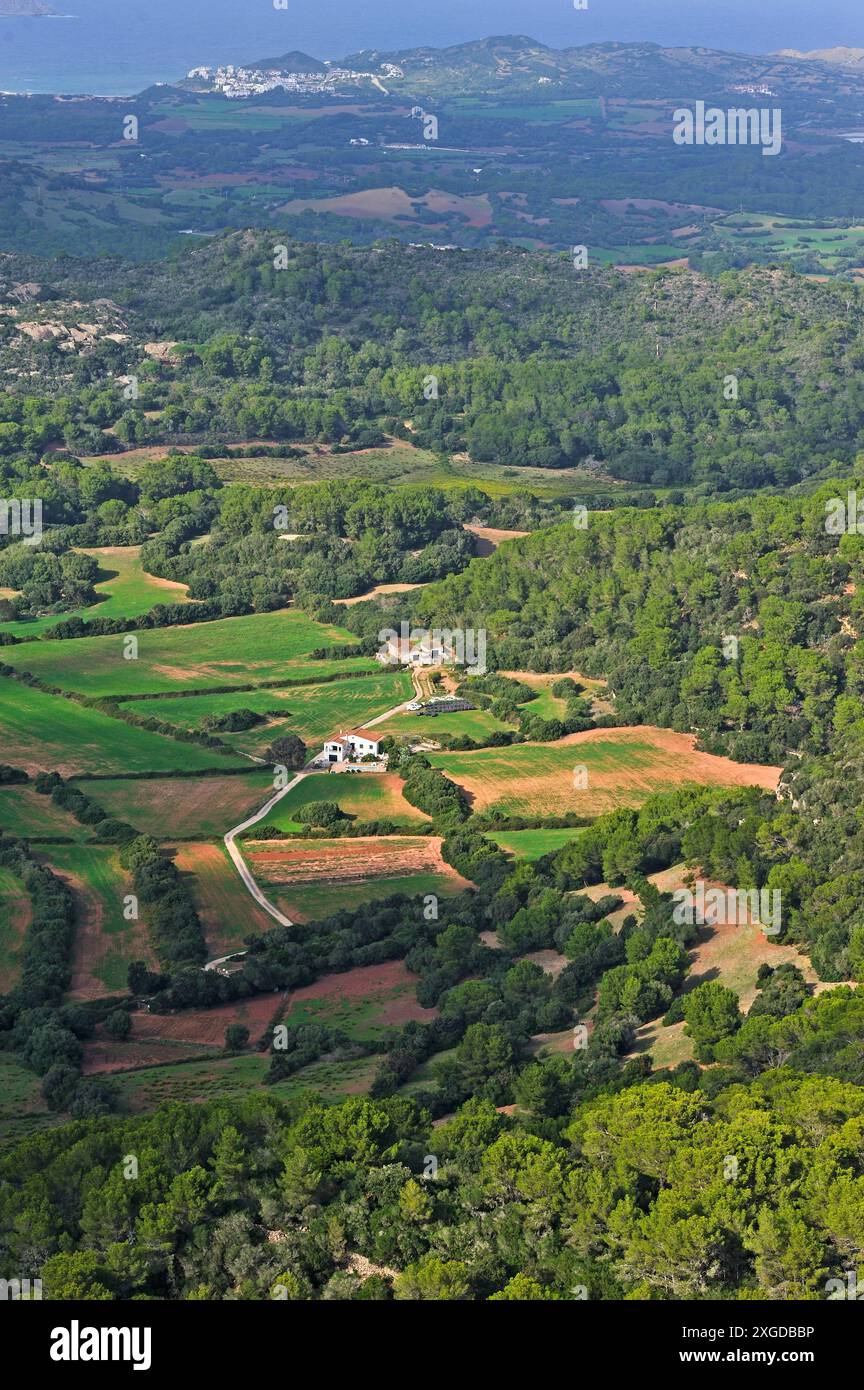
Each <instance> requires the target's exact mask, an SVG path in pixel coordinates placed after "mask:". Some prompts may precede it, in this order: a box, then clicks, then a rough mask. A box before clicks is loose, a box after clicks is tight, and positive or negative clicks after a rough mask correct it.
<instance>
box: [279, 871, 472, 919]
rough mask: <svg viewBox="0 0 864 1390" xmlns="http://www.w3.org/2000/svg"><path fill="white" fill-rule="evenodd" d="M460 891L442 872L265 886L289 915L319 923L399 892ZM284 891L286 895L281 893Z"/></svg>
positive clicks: (444, 894) (442, 895) (437, 893)
mask: <svg viewBox="0 0 864 1390" xmlns="http://www.w3.org/2000/svg"><path fill="white" fill-rule="evenodd" d="M459 891H460V889H459V885H458V884H457V883H455V881H454V880H453V879H450V878H446V877H445V876H444V875H443V874H435V873H428V874H406V875H404V876H403V877H400V876H399V875H397V874H394V875H393V877H392V878H375V879H366V880H365V881H364V882H362V883H304V884H292V885H291V887H290V889H287V890H283V891H282V892H280V890H279V888H278V886H276V887H274V886H272V885H271V886H270V888H265V892H266V893H267V895H268V897H269V898H270V900H271V901H272V902H275V903H276V904H277V906H280V907H281V908H282V910H283V911H284V912H285V913H286V914H287V915H288V916H290V915H291V913H292V912H294V913H295V914H296V916H297V917H298V919H299V918H302V920H303V921H304V922H319V921H321V920H322V919H323V918H325V917H332V916H333V914H334V913H335V912H342V911H345V912H352V911H355V910H356V909H357V908H358V907H360V906H361V905H362V904H363V903H377V902H383V901H384V899H385V898H394V897H396V895H397V894H400V893H401V894H403V895H404V896H405V897H408V898H416V897H426V896H427V895H429V894H430V893H431V894H434V895H435V896H437V897H439V898H446V897H453V895H454V894H455V893H458V892H459ZM286 893H287V896H285V894H286Z"/></svg>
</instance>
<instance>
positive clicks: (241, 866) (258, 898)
mask: <svg viewBox="0 0 864 1390" xmlns="http://www.w3.org/2000/svg"><path fill="white" fill-rule="evenodd" d="M413 676H414V672H412V678H413ZM414 688H415V690H416V689H417V682H416V681H415V682H414ZM404 708H405V701H404V700H403V701H402V703H401V704H399V705H395V706H394V708H393V709H388V710H386V711H385V713H384V714H379V715H376V716H375V718H374V719H367V720H366V722H365V724H358V725H357V728H358V729H372V728H374V727H375V725H376V724H384V723H385V722H386V721H387V720H388V719H392V717H393V716H394V715H395V714H399V713H400V712H401V711H402V710H403V709H404ZM255 761H256V762H263V759H258V758H256V759H255ZM312 771H314V767H313V765H312V764H311V763H309V764H307V766H306V767H305V768H304V769H303V771H302V772H298V773H297V775H296V777H294V778H292V780H291V781H290V782H289V783H288V785H287V786H286V787H283V788H282V789H281V791H278V792H277V793H276V795H275V796H271V798H270V800H269V801H268V802H267V803H266V805H264V806H262V807H261V809H260V811H256V812H255V814H254V816H250V817H249V819H248V820H244V821H243V823H242V825H235V827H234V829H233V830H229V831H228V834H227V835H226V836H225V848H226V849H227V851H228V853H229V855H230V856H231V861H232V863H233V864H234V867H235V869H236V870H237V872H238V874H239V875H240V877H241V878H242V880H243V882H244V883H245V885H246V887H247V889H248V891H249V893H250V894H251V895H252V897H253V898H254V899H255V902H256V903H257V904H258V906H259V907H260V908H263V910H264V911H265V912H266V913H268V914H269V915H270V916H271V917H272V918H273V919H274V921H276V922H278V923H279V925H280V927H293V925H294V923H293V922H292V921H291V919H290V917H286V916H285V914H284V913H283V912H280V911H279V909H278V907H274V906H273V904H272V903H271V902H269V901H268V900H267V898H265V896H264V894H263V893H262V891H261V889H260V888H259V887H258V884H257V883H256V882H255V879H254V878H253V877H252V872H251V870H250V869H249V866H248V865H247V863H246V860H245V859H244V858H243V854H242V851H241V849H240V846H239V845H238V844H237V836H238V835H242V834H243V832H244V831H246V830H249V829H250V828H251V827H252V826H253V825H257V824H258V822H259V821H260V820H263V819H264V817H265V816H268V815H269V814H270V812H271V811H272V810H273V807H274V806H275V805H276V804H277V802H279V801H281V800H282V798H283V796H287V795H288V793H289V792H290V791H291V790H293V788H294V787H296V786H297V784H298V782H302V781H303V779H304V777H308V776H309V774H310V772H312ZM234 954H237V953H236V952H235V953H234ZM228 959H229V957H228V956H220V957H219V958H218V959H217V960H211V961H208V962H207V964H206V965H205V967H204V969H205V970H215V969H217V968H218V967H219V966H220V965H222V964H223V962H224V961H226V960H228Z"/></svg>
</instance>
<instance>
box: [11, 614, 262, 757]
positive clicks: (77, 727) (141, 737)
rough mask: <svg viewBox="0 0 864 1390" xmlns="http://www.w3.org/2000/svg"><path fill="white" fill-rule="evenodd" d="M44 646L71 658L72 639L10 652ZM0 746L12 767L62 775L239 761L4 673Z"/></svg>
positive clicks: (17, 648) (20, 650) (75, 644)
mask: <svg viewBox="0 0 864 1390" xmlns="http://www.w3.org/2000/svg"><path fill="white" fill-rule="evenodd" d="M98 640H102V641H113V640H114V639H113V638H102V639H98ZM118 640H119V639H118ZM43 645H44V646H51V647H54V646H57V647H63V648H65V649H66V652H67V653H68V654H69V655H70V656H71V654H72V653H71V651H70V648H74V647H76V646H77V643H76V642H62V643H56V644H55V643H53V642H52V643H44V644H43V643H36V642H34V643H33V644H32V646H31V645H30V644H28V645H27V646H25V647H13V648H11V651H14V652H18V653H20V652H31V653H33V654H35V653H37V652H41V650H42V647H43ZM61 658H62V653H59V652H58V653H57V654H56V655H55V658H54V659H55V661H59V660H61ZM122 664H124V665H126V664H128V663H122ZM133 664H134V663H133ZM55 674H56V673H55ZM0 747H2V749H3V756H4V758H5V759H6V760H7V761H9V762H11V763H13V764H14V766H15V767H20V768H24V770H25V771H27V772H29V773H31V774H32V773H35V772H55V771H56V772H60V773H62V774H63V776H64V777H74V776H75V775H76V774H79V773H82V772H93V773H108V774H110V775H113V776H122V775H123V774H124V773H130V772H157V773H158V772H175V771H177V770H178V769H180V770H183V771H188V772H200V771H203V770H204V769H205V768H212V767H218V766H222V765H224V766H227V767H231V766H238V765H240V764H241V763H244V760H243V759H241V758H240V757H239V756H238V757H233V756H225V755H222V754H220V753H218V752H215V751H214V750H212V749H207V748H199V747H198V746H197V745H196V744H191V743H177V742H176V740H174V739H171V738H166V737H164V736H163V735H162V734H154V733H150V732H149V730H147V729H136V728H133V727H131V726H130V725H128V724H124V723H123V722H122V720H119V719H114V718H112V717H111V715H108V714H103V713H102V712H101V711H100V710H96V709H86V708H85V707H84V706H82V705H79V704H76V703H75V702H74V701H72V700H63V699H58V698H57V697H56V696H53V695H45V694H43V692H42V691H41V690H34V689H33V688H32V687H30V686H27V685H23V684H22V683H21V682H20V681H16V680H12V679H11V678H9V677H4V676H0Z"/></svg>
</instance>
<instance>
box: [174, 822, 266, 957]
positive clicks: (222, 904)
mask: <svg viewBox="0 0 864 1390" xmlns="http://www.w3.org/2000/svg"><path fill="white" fill-rule="evenodd" d="M174 863H175V864H176V865H177V868H178V869H179V870H180V872H181V873H182V874H184V875H185V874H188V875H189V876H190V877H191V879H192V880H193V882H192V885H191V886H192V892H193V894H194V897H195V906H196V907H197V909H198V914H199V916H200V918H201V922H202V925H203V927H204V936H205V939H206V941H207V949H208V951H209V952H210V959H215V957H217V956H220V955H227V954H228V953H229V952H231V951H232V950H238V949H241V948H242V946H243V941H244V939H245V938H246V937H247V936H252V935H256V936H259V935H261V934H262V933H264V932H268V931H271V930H272V929H273V927H274V926H275V925H276V923H275V922H274V920H273V918H272V917H270V916H269V915H268V914H267V913H266V912H264V911H263V910H262V909H261V908H260V907H258V905H257V903H255V902H254V900H253V899H252V897H251V896H250V895H249V893H248V892H247V891H246V888H245V887H244V885H243V883H242V881H241V879H240V875H239V874H238V873H237V870H236V869H235V868H234V865H233V864H232V863H231V861H230V859H229V858H228V855H227V854H226V852H225V848H224V846H223V845H222V844H221V843H216V844H211V843H206V842H203V841H202V842H200V843H197V844H185V845H178V846H177V849H176V852H175V854H174Z"/></svg>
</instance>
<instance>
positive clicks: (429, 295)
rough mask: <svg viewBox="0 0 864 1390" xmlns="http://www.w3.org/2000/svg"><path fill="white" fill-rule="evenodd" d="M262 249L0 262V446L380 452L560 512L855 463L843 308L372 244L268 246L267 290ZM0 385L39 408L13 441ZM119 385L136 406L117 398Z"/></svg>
mask: <svg viewBox="0 0 864 1390" xmlns="http://www.w3.org/2000/svg"><path fill="white" fill-rule="evenodd" d="M276 244H278V243H277V242H276V240H275V234H271V235H270V236H269V237H268V236H266V235H264V234H254V233H251V232H250V233H245V234H238V235H236V236H231V237H226V238H224V239H219V240H216V239H214V240H212V241H209V242H208V243H207V245H206V246H200V245H197V246H196V245H194V244H193V245H191V246H190V245H189V244H188V243H187V244H186V246H185V247H184V251H183V254H182V255H178V256H176V257H174V258H172V260H170V261H169V262H168V263H166V265H165V266H164V267H161V268H156V269H151V268H149V267H130V266H129V265H128V263H126V262H123V261H120V260H117V259H114V260H108V259H106V260H103V261H100V262H99V264H98V267H94V266H91V265H88V264H82V263H80V262H74V261H72V260H64V261H62V262H58V263H50V262H49V263H46V262H44V261H39V260H35V259H33V258H29V257H17V258H14V259H13V258H7V259H6V260H5V261H4V262H2V263H0V272H2V276H3V280H2V285H0V290H2V293H3V295H4V297H5V305H6V313H5V314H4V316H3V320H2V329H0V369H2V371H3V372H4V374H5V380H6V383H7V386H8V389H9V392H10V394H9V396H8V397H7V399H6V401H5V402H3V401H0V407H2V409H4V410H5V412H6V413H5V416H3V417H2V418H3V419H5V421H6V424H7V427H8V429H7V433H8V435H9V439H10V441H11V442H12V444H13V446H17V447H19V448H23V449H24V450H25V451H26V452H28V453H29V454H30V456H31V458H32V459H33V460H34V461H35V460H36V458H38V455H39V451H40V450H44V449H45V448H47V447H48V446H49V445H53V446H56V444H57V442H58V434H60V435H61V436H62V439H63V442H64V443H65V445H66V446H67V447H68V448H70V449H72V450H73V452H78V453H80V454H84V455H95V454H105V453H112V452H115V453H116V452H120V451H121V449H122V448H123V447H124V446H131V445H136V446H144V447H146V446H153V445H157V444H163V445H166V444H168V443H173V444H186V445H193V444H197V445H203V446H207V447H211V446H215V445H217V444H218V443H219V442H223V443H229V444H233V443H235V442H242V441H256V440H257V441H264V442H266V441H271V442H272V443H275V444H278V443H279V442H280V441H281V442H282V443H283V444H284V445H285V447H289V446H290V447H296V446H306V447H311V446H312V445H314V444H315V443H318V444H319V445H320V444H328V445H330V446H331V447H334V446H335V447H340V448H341V447H348V446H352V447H354V448H358V447H359V448H362V447H376V446H382V445H384V444H385V443H386V441H387V440H388V439H390V440H393V439H396V440H399V441H401V442H402V443H403V444H404V445H406V446H408V447H410V448H413V449H423V450H427V451H432V452H434V453H435V454H436V455H443V456H448V457H452V456H454V455H456V456H459V457H460V458H461V457H463V456H464V455H467V456H468V459H469V461H470V462H471V464H473V465H476V466H477V467H478V468H479V467H483V466H486V465H492V464H494V465H495V466H498V467H501V466H508V467H511V468H512V469H513V470H514V473H513V475H512V476H513V478H514V479H517V478H518V476H519V475H518V470H520V469H523V468H526V469H527V468H534V469H540V470H543V469H546V470H559V471H560V470H568V469H569V470H574V473H573V480H572V487H571V488H570V492H571V496H578V495H579V494H580V491H581V490H582V489H583V488H584V487H585V485H586V484H587V483H588V482H589V481H590V480H591V479H593V480H594V482H595V483H596V481H597V477H598V475H599V476H600V477H601V479H602V480H604V481H605V482H606V483H607V484H608V481H609V480H610V479H616V480H618V481H619V482H625V483H628V484H632V485H638V486H642V487H646V486H649V485H650V486H652V487H678V486H685V487H688V486H696V487H698V488H700V489H702V490H703V491H705V492H708V493H713V492H725V491H728V490H729V489H733V490H735V489H747V488H759V487H764V486H769V487H770V486H786V485H788V484H789V483H794V482H798V481H800V480H802V479H804V478H807V477H811V476H813V475H814V474H816V475H818V473H819V472H820V471H821V470H823V469H824V468H826V467H827V466H828V465H830V464H831V463H832V461H834V460H839V461H840V462H842V463H845V464H846V465H851V463H852V461H853V459H854V457H855V454H856V452H857V451H858V450H859V449H860V448H861V447H862V446H864V434H862V430H861V426H860V395H861V388H860V381H859V376H860V373H859V365H860V361H861V360H862V353H864V298H862V292H861V290H860V289H858V288H857V287H855V286H852V285H844V284H842V283H839V282H837V283H829V284H820V283H814V282H812V281H810V280H806V279H802V278H800V277H796V276H795V275H793V274H791V273H790V272H788V271H780V270H771V269H755V268H754V269H752V270H749V271H744V272H741V273H734V272H730V273H727V274H724V275H722V276H709V275H704V274H699V273H696V272H687V271H683V270H678V271H674V272H662V273H660V274H658V275H646V276H638V277H637V276H627V275H623V274H621V273H620V272H617V271H614V270H593V269H588V270H585V271H581V272H576V271H574V269H573V268H572V266H571V265H570V264H569V263H568V261H567V260H566V259H565V258H564V257H556V256H552V255H542V254H541V255H537V254H527V253H525V252H519V251H516V250H512V249H498V250H494V251H489V252H485V253H481V252H465V253H455V252H447V251H436V250H434V249H432V248H428V247H422V246H418V247H413V248H410V249H408V250H407V251H406V250H405V249H404V248H402V247H401V246H400V245H398V243H396V242H383V243H381V244H379V245H376V246H373V247H371V248H352V247H349V246H341V247H334V248H332V249H331V248H320V247H311V246H308V245H305V244H303V243H291V244H290V246H289V245H288V244H285V255H286V257H287V260H286V264H285V268H284V269H280V270H276V269H274V266H273V248H274V245H276ZM24 363H26V364H27V371H28V386H29V390H30V392H31V394H32V393H35V392H37V391H38V402H39V403H38V406H37V405H35V404H34V405H33V406H31V408H30V410H29V412H28V420H27V422H26V426H24V427H22V421H21V411H20V405H19V403H18V401H17V392H18V390H19V387H18V384H17V383H18V380H19V378H18V373H19V372H20V371H21V370H22V366H23V364H24ZM133 377H134V378H135V380H136V382H137V389H138V395H137V398H133V397H132V396H131V393H130V392H129V391H126V392H125V395H124V391H123V390H122V389H121V387H122V386H123V382H122V381H121V382H120V386H118V384H117V382H118V379H119V378H123V379H124V381H125V379H127V378H133ZM431 382H434V383H436V389H435V391H434V392H433V391H432V390H431V389H430V383H431ZM202 398H204V399H206V400H207V402H208V406H207V408H206V410H202V409H201V404H200V402H201V400H202ZM58 412H60V414H61V415H62V423H60V419H59V418H58ZM577 469H579V470H582V472H581V474H577V473H576V472H575V470H577ZM469 476H470V469H469ZM475 476H476V477H477V478H478V479H479V477H480V475H479V474H477V475H475ZM561 481H562V478H561V476H559V477H558V478H557V479H556V482H557V483H560V482H561ZM564 481H565V482H566V478H565V479H564Z"/></svg>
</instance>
